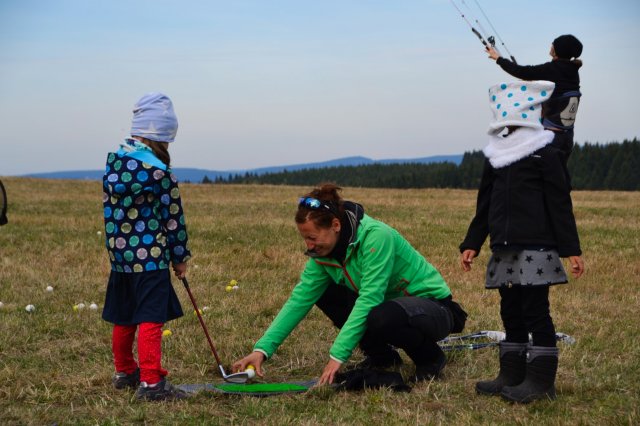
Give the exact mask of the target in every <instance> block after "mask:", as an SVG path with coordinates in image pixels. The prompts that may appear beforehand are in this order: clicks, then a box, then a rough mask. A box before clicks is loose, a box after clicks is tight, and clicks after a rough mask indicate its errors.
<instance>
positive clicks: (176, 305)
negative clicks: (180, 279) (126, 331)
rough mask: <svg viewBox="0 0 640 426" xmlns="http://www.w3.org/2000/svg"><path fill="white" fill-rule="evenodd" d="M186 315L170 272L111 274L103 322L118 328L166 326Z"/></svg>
mask: <svg viewBox="0 0 640 426" xmlns="http://www.w3.org/2000/svg"><path fill="white" fill-rule="evenodd" d="M182 315H184V314H183V312H182V307H181V306H180V300H179V299H178V296H177V295H176V292H175V291H174V290H173V286H172V285H171V273H170V270H169V269H160V270H158V271H148V272H139V273H125V272H116V271H111V275H110V276H109V283H108V284H107V295H106V297H105V301H104V309H103V311H102V319H104V320H105V321H107V322H111V323H113V324H117V325H137V324H140V323H143V322H155V323H165V322H167V321H170V320H172V319H176V318H179V317H181V316H182Z"/></svg>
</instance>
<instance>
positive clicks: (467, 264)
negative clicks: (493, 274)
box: [460, 249, 478, 272]
mask: <svg viewBox="0 0 640 426" xmlns="http://www.w3.org/2000/svg"><path fill="white" fill-rule="evenodd" d="M477 255H478V252H477V251H475V250H472V249H466V250H465V251H463V252H462V254H461V255H460V265H461V266H462V270H463V271H465V272H469V271H470V270H471V265H472V264H473V258H474V257H476V256H477Z"/></svg>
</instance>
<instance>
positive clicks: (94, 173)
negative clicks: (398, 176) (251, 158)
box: [25, 154, 462, 182]
mask: <svg viewBox="0 0 640 426" xmlns="http://www.w3.org/2000/svg"><path fill="white" fill-rule="evenodd" d="M444 162H449V163H454V164H456V165H460V163H461V162H462V154H460V155H436V156H432V157H422V158H406V159H400V158H398V159H386V160H372V159H371V158H367V157H345V158H338V159H336V160H329V161H323V162H319V163H304V164H290V165H286V166H272V167H260V168H256V169H242V170H206V169H194V168H181V167H177V168H175V169H174V172H175V173H176V175H177V176H178V178H179V179H180V181H182V182H186V181H188V182H202V180H203V179H204V177H205V176H206V177H207V178H209V179H211V180H215V179H216V178H218V177H221V178H225V179H226V178H228V177H229V176H230V175H231V176H233V175H244V174H246V173H252V174H255V175H263V174H266V173H279V172H283V171H285V170H287V171H296V170H304V169H321V168H325V167H338V166H362V165H369V164H402V163H411V164H416V163H417V164H431V163H444ZM103 173H104V171H103V170H71V171H61V172H48V173H31V174H28V175H25V176H26V177H35V178H41V179H80V180H100V179H102V175H103Z"/></svg>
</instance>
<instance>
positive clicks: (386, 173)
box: [202, 138, 640, 191]
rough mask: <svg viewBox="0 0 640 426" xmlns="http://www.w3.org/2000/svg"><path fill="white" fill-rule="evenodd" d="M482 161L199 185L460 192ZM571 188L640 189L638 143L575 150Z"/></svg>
mask: <svg viewBox="0 0 640 426" xmlns="http://www.w3.org/2000/svg"><path fill="white" fill-rule="evenodd" d="M484 161H485V157H484V154H483V153H482V151H471V152H465V153H464V155H463V157H462V161H461V162H460V164H459V165H457V164H454V163H450V162H444V163H429V164H421V163H397V164H370V165H362V166H337V167H326V168H315V169H303V170H296V171H283V172H278V173H265V174H255V173H250V172H248V173H245V174H234V175H229V176H227V177H226V178H225V177H217V178H216V179H215V180H211V179H209V178H207V177H206V176H205V178H204V179H203V181H202V183H221V184H226V183H233V184H270V185H302V186H313V185H317V184H318V183H320V182H336V183H337V184H339V185H342V186H353V187H368V188H462V189H475V188H478V186H479V184H480V178H481V176H482V169H483V166H484ZM568 169H569V174H570V175H571V184H572V186H573V188H574V189H578V190H580V189H584V190H624V191H637V190H639V189H640V141H638V140H637V138H634V139H633V140H631V141H628V140H624V141H623V142H622V143H608V144H598V143H596V144H590V143H585V144H584V145H575V146H574V148H573V152H572V153H571V157H570V158H569V162H568Z"/></svg>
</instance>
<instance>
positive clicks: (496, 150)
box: [482, 127, 554, 169]
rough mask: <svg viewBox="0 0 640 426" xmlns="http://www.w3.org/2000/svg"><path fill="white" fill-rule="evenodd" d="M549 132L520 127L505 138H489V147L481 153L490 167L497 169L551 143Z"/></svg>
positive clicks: (497, 136) (551, 137)
mask: <svg viewBox="0 0 640 426" xmlns="http://www.w3.org/2000/svg"><path fill="white" fill-rule="evenodd" d="M553 137H554V133H553V132H552V131H549V130H541V129H534V128H529V127H520V128H518V129H516V130H515V131H514V132H513V133H510V134H509V135H507V136H500V135H496V136H493V135H492V136H490V139H489V145H487V146H486V147H485V148H484V149H483V150H482V151H483V152H484V155H485V156H486V157H487V158H488V159H489V162H490V163H491V165H492V166H493V167H494V168H496V169H499V168H501V167H505V166H508V165H509V164H513V163H515V162H516V161H518V160H521V159H523V158H525V157H527V156H529V155H531V154H533V153H534V152H536V151H537V150H539V149H540V148H543V147H545V146H547V145H549V144H550V143H551V141H553Z"/></svg>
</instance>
